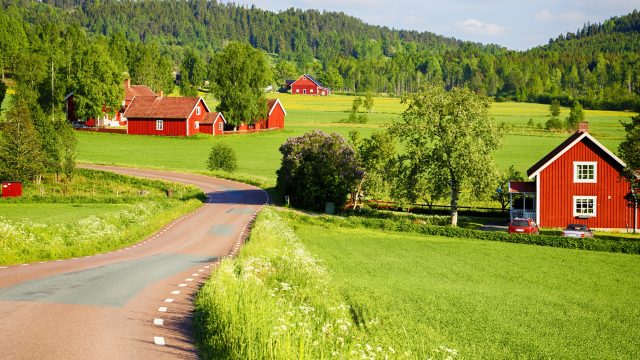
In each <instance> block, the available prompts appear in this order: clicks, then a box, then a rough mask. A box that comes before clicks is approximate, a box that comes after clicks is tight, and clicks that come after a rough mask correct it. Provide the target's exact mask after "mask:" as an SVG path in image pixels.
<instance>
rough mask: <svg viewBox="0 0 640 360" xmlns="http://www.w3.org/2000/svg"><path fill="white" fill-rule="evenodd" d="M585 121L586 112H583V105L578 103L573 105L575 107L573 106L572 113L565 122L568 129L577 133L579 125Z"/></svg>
mask: <svg viewBox="0 0 640 360" xmlns="http://www.w3.org/2000/svg"><path fill="white" fill-rule="evenodd" d="M583 121H584V111H583V110H582V105H580V103H579V102H577V101H576V102H574V103H573V106H571V111H570V112H569V116H568V117H567V119H566V121H565V125H566V127H567V129H569V130H573V131H575V130H577V129H578V124H579V123H581V122H583Z"/></svg>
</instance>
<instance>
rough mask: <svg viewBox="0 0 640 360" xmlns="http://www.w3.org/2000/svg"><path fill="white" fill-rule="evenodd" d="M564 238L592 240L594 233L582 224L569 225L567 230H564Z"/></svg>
mask: <svg viewBox="0 0 640 360" xmlns="http://www.w3.org/2000/svg"><path fill="white" fill-rule="evenodd" d="M562 236H566V237H579V238H584V237H588V238H592V237H593V231H591V229H589V227H588V226H587V225H582V224H569V225H567V228H566V229H564V230H562Z"/></svg>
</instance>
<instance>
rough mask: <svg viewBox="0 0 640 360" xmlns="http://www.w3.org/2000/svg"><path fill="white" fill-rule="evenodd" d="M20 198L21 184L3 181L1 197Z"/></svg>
mask: <svg viewBox="0 0 640 360" xmlns="http://www.w3.org/2000/svg"><path fill="white" fill-rule="evenodd" d="M20 196H22V183H21V182H19V181H3V182H2V197H20Z"/></svg>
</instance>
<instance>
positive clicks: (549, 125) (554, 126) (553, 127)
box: [544, 117, 564, 131]
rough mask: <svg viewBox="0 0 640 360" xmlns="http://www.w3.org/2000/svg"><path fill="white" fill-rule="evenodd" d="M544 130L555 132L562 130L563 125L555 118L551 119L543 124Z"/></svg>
mask: <svg viewBox="0 0 640 360" xmlns="http://www.w3.org/2000/svg"><path fill="white" fill-rule="evenodd" d="M544 128H545V129H547V130H549V131H557V130H562V129H564V124H563V123H562V121H560V119H558V118H557V117H552V118H550V119H549V120H547V122H546V123H545V124H544Z"/></svg>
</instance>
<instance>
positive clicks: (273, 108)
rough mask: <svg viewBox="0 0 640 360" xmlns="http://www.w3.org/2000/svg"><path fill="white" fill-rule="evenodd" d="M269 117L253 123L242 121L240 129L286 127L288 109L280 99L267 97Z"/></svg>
mask: <svg viewBox="0 0 640 360" xmlns="http://www.w3.org/2000/svg"><path fill="white" fill-rule="evenodd" d="M267 111H268V112H267V118H266V119H260V120H258V121H256V122H255V123H253V124H246V123H244V122H243V123H242V124H240V125H239V126H238V130H264V129H284V117H285V115H287V111H286V110H285V109H284V106H282V103H281V102H280V99H267Z"/></svg>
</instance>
